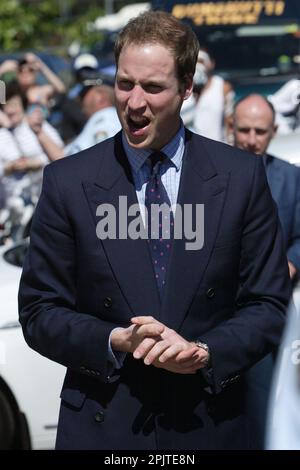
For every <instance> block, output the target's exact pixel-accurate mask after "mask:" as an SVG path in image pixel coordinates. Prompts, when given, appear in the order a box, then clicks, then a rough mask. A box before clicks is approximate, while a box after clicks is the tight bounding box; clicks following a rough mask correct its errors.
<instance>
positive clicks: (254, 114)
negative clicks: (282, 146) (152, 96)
mask: <svg viewBox="0 0 300 470" xmlns="http://www.w3.org/2000/svg"><path fill="white" fill-rule="evenodd" d="M233 130H234V141H235V145H236V146H237V147H239V148H241V149H243V150H247V151H248V152H251V153H255V154H259V155H262V156H263V159H264V164H265V168H266V173H267V178H268V183H269V186H270V189H271V193H272V196H273V199H274V201H275V202H276V204H277V207H278V213H279V219H280V222H281V225H282V229H283V234H284V240H285V244H286V250H287V257H288V263H289V270H290V277H291V279H293V280H294V281H295V280H296V279H297V278H298V277H299V273H300V169H299V168H297V167H295V166H294V165H291V164H290V163H287V162H285V161H283V160H280V159H279V158H276V157H274V156H272V155H270V154H268V153H267V149H268V146H269V144H270V142H271V140H272V138H273V137H274V136H275V134H276V131H277V126H276V124H275V112H274V108H273V106H272V104H271V103H270V102H269V101H268V100H267V99H266V98H264V97H263V96H261V95H249V96H247V97H245V98H243V99H242V100H240V101H239V102H238V103H237V104H236V106H235V110H234V116H233Z"/></svg>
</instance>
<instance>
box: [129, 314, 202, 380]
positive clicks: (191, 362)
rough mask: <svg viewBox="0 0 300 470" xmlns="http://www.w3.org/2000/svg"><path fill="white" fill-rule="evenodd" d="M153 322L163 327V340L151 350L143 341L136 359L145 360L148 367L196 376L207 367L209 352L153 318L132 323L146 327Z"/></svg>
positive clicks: (138, 319)
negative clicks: (152, 366) (198, 371)
mask: <svg viewBox="0 0 300 470" xmlns="http://www.w3.org/2000/svg"><path fill="white" fill-rule="evenodd" d="M153 320H154V321H155V322H157V324H159V325H161V326H163V332H162V333H161V334H160V336H161V340H160V341H157V342H156V343H155V344H154V345H153V346H152V348H151V349H150V350H149V347H148V343H147V342H146V341H142V342H141V343H140V344H139V346H138V347H137V348H136V349H135V351H134V352H133V356H134V358H135V359H143V360H144V363H145V364H146V365H150V364H152V365H154V366H155V367H158V368H160V369H166V370H168V371H170V372H174V373H177V374H195V373H196V372H197V370H198V369H202V368H203V367H205V366H206V359H207V357H208V353H207V351H205V350H204V349H201V348H199V347H197V346H196V345H195V343H193V342H190V341H187V340H186V339H184V338H183V337H182V336H180V335H179V334H178V333H176V331H174V330H172V329H171V328H168V327H167V326H165V325H164V324H163V323H161V322H159V321H158V320H155V319H153V317H147V316H144V317H143V316H141V317H134V318H132V319H131V322H132V323H133V324H134V325H145V324H147V323H149V322H151V323H153Z"/></svg>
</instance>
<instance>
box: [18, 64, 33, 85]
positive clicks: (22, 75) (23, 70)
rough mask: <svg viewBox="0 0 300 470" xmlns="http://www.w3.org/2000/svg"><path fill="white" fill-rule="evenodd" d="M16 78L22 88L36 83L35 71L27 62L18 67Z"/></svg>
mask: <svg viewBox="0 0 300 470" xmlns="http://www.w3.org/2000/svg"><path fill="white" fill-rule="evenodd" d="M17 78H18V82H19V84H20V86H21V87H22V88H23V87H24V88H28V87H30V86H33V85H35V83H36V71H35V69H34V68H33V67H32V66H30V65H29V64H23V65H21V66H20V67H19V69H18V72H17Z"/></svg>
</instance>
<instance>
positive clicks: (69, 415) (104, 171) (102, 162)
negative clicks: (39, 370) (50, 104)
mask: <svg viewBox="0 0 300 470" xmlns="http://www.w3.org/2000/svg"><path fill="white" fill-rule="evenodd" d="M197 54H198V42H197V39H196V37H195V35H194V33H193V32H192V31H191V30H190V28H189V27H188V26H187V25H185V24H183V23H180V22H179V21H178V20H176V19H175V18H173V17H172V16H171V15H169V14H167V13H162V12H147V13H144V14H142V15H141V16H139V17H138V18H136V19H134V20H132V21H130V22H129V24H128V25H127V26H126V27H125V28H124V30H123V31H122V32H121V34H120V35H119V38H118V40H117V42H116V47H115V56H116V63H117V75H116V85H115V92H116V103H117V109H118V115H119V118H120V121H121V124H122V128H123V130H122V132H120V133H119V134H117V135H116V136H115V137H114V138H111V139H109V140H106V141H104V142H102V143H100V144H98V145H96V146H94V147H91V148H90V149H88V150H85V151H83V152H81V153H79V154H78V155H77V156H72V157H71V158H66V159H64V160H61V161H60V162H56V163H54V164H51V165H49V166H48V167H47V168H46V170H45V175H44V183H43V190H42V194H41V198H40V201H39V204H38V207H37V209H36V212H35V216H34V220H33V224H32V230H31V243H30V248H29V252H28V255H27V258H26V261H25V265H24V271H23V275H22V279H21V284H20V293H19V305H20V321H21V324H22V327H23V331H24V336H25V338H26V341H27V342H28V344H29V345H30V346H31V347H32V348H34V349H35V350H37V351H39V352H40V353H41V354H43V355H45V356H47V357H49V358H50V359H52V360H54V361H57V362H59V363H61V364H64V365H65V366H66V367H67V374H66V378H65V381H64V384H63V388H62V393H61V399H62V401H61V409H60V417H59V425H58V434H57V443H56V447H57V449H146V450H147V449H148V450H155V449H159V450H163V449H168V450H172V449H174V450H178V449H245V448H248V446H249V439H248V438H249V436H248V423H247V419H246V416H245V412H244V400H245V393H244V372H245V370H247V368H249V367H250V366H251V365H252V364H254V363H255V362H256V361H258V360H260V359H261V358H262V357H263V356H264V355H266V354H267V353H269V352H270V351H271V350H272V349H273V348H274V347H275V346H276V345H277V344H278V342H279V339H280V336H281V332H282V328H283V324H284V316H285V309H286V305H287V303H288V299H289V295H290V286H289V279H288V270H287V263H286V260H285V255H284V252H283V244H282V238H281V232H280V228H279V223H278V218H277V211H276V208H275V205H274V204H273V201H272V198H271V195H270V192H269V188H268V185H267V181H266V178H265V175H264V172H263V171H262V168H263V163H262V161H261V160H260V159H259V158H256V157H255V156H253V155H250V154H244V153H243V152H242V151H240V150H237V149H233V148H231V147H229V146H226V145H224V144H221V143H218V142H214V141H211V140H208V139H205V138H203V137H200V136H197V135H195V134H192V133H191V132H188V131H187V130H185V129H184V127H183V125H182V123H181V120H180V108H181V105H182V103H183V101H184V100H185V99H187V98H188V97H189V96H190V94H191V93H192V83H193V74H194V70H195V64H196V60H197ZM242 157H243V158H242ZM155 201H158V202H155ZM160 202H162V204H160ZM157 206H158V207H159V208H160V209H161V210H159V211H158V212H155V210H154V209H155V208H156V209H157ZM163 207H164V211H165V212H164V216H163V217H162V214H163V211H162V208H163ZM170 208H171V210H170ZM168 209H169V212H168ZM137 213H139V215H138V216H136V214H137ZM149 214H150V215H151V216H152V215H153V219H152V218H151V217H150V216H149ZM157 214H158V215H157ZM137 217H138V218H137ZM165 218H166V220H167V224H165V222H166V220H165ZM157 221H159V224H158V225H156V229H158V232H154V229H153V228H154V227H155V223H157ZM191 221H193V224H192V225H191V224H190V223H191ZM181 222H182V224H181ZM182 226H183V227H182ZM195 227H196V230H195ZM180 228H183V230H181V232H180ZM156 229H155V230H156ZM145 234H146V237H145ZM139 235H140V236H139Z"/></svg>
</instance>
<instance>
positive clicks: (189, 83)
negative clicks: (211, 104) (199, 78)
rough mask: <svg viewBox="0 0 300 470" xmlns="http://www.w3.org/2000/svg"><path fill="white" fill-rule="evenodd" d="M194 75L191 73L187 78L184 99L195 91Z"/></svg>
mask: <svg viewBox="0 0 300 470" xmlns="http://www.w3.org/2000/svg"><path fill="white" fill-rule="evenodd" d="M193 86H194V82H193V76H192V75H189V76H187V77H186V78H185V84H184V90H183V99H184V100H187V99H188V98H189V97H190V96H191V94H192V93H193Z"/></svg>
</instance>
